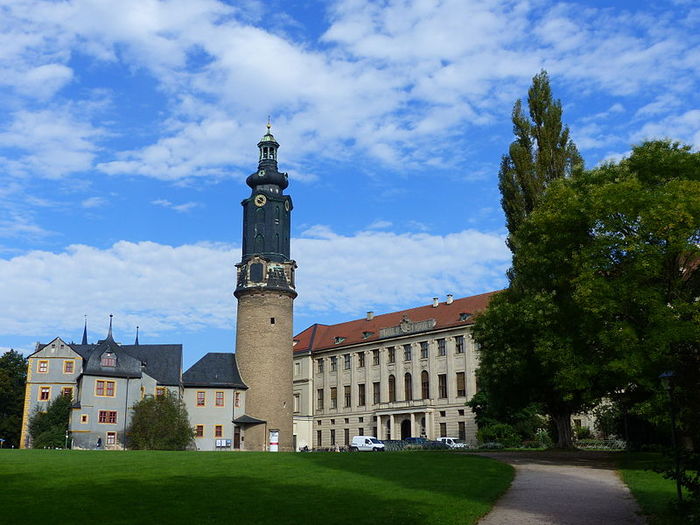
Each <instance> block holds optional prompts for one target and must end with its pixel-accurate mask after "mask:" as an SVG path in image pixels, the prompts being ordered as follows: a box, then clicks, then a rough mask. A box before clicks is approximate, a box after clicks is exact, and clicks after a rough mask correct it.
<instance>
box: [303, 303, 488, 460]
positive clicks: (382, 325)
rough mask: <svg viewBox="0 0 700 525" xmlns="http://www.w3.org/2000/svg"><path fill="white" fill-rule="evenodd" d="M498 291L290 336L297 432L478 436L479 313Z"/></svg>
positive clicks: (334, 440) (347, 436) (331, 437)
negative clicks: (474, 406)
mask: <svg viewBox="0 0 700 525" xmlns="http://www.w3.org/2000/svg"><path fill="white" fill-rule="evenodd" d="M492 295H493V293H486V294H481V295H475V296H473V297H465V298H462V299H454V298H453V297H452V296H451V295H448V296H447V300H446V301H444V302H439V301H438V299H437V298H435V299H433V303H432V304H430V305H427V306H420V307H417V308H412V309H409V310H403V311H399V312H392V313H388V314H383V315H374V314H373V312H367V316H366V317H365V318H363V319H358V320H355V321H349V322H346V323H339V324H335V325H322V324H314V325H312V326H310V327H309V328H307V329H306V330H304V331H303V332H301V333H299V334H298V335H297V336H296V337H294V341H293V355H294V377H293V379H294V433H295V435H296V440H297V444H298V446H299V447H304V446H308V447H309V448H327V447H333V446H336V445H349V443H350V440H351V439H352V436H355V435H373V436H377V437H378V438H379V439H404V438H406V437H421V436H422V437H427V438H428V439H435V438H437V437H441V436H449V437H458V438H461V439H465V440H467V441H469V442H472V443H474V442H475V441H476V423H475V421H474V414H473V413H472V412H471V410H470V409H469V408H468V407H466V406H465V403H466V402H467V401H468V400H469V399H471V397H472V396H473V395H474V393H475V392H476V389H477V385H476V376H475V370H476V368H477V354H476V348H475V344H474V342H473V340H472V336H471V328H472V323H473V320H474V315H475V314H476V313H478V312H480V311H482V310H484V309H485V308H486V306H487V305H488V301H489V299H490V297H491V296H492Z"/></svg>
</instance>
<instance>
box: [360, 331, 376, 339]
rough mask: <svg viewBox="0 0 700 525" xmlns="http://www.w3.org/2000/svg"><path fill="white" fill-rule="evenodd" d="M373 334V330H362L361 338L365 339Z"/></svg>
mask: <svg viewBox="0 0 700 525" xmlns="http://www.w3.org/2000/svg"><path fill="white" fill-rule="evenodd" d="M373 335H374V332H362V339H367V338H368V337H371V336H373Z"/></svg>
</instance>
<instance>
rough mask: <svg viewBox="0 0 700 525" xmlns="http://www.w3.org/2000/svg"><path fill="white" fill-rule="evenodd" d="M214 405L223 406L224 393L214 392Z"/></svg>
mask: <svg viewBox="0 0 700 525" xmlns="http://www.w3.org/2000/svg"><path fill="white" fill-rule="evenodd" d="M214 405H216V406H217V407H222V406H224V393H223V392H221V391H219V392H217V393H216V397H215V398H214Z"/></svg>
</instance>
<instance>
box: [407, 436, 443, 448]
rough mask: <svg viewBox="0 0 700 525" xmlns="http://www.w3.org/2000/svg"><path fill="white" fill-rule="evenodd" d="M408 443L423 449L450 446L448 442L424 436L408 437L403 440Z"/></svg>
mask: <svg viewBox="0 0 700 525" xmlns="http://www.w3.org/2000/svg"><path fill="white" fill-rule="evenodd" d="M403 442H404V443H405V444H406V445H411V447H412V448H413V447H415V448H423V449H446V448H448V446H447V444H446V443H443V442H442V441H435V440H431V439H428V438H424V437H408V438H405V439H404V440H403Z"/></svg>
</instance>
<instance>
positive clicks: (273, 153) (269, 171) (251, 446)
mask: <svg viewBox="0 0 700 525" xmlns="http://www.w3.org/2000/svg"><path fill="white" fill-rule="evenodd" d="M278 148H279V144H278V143H277V141H276V140H275V137H274V136H273V135H272V133H271V132H270V123H269V122H268V123H267V132H266V133H265V135H264V136H263V138H262V139H261V140H260V142H258V149H259V150H260V151H259V159H258V169H257V171H256V172H255V173H252V174H251V175H250V176H248V178H247V179H246V184H248V186H250V188H251V190H252V191H251V194H250V196H249V197H248V198H247V199H245V200H243V201H242V202H241V205H242V206H243V256H242V260H241V262H240V263H239V264H237V265H236V268H237V269H238V278H237V285H236V291H235V292H234V295H235V296H236V298H237V299H238V313H237V324H236V360H237V363H238V368H239V371H240V373H241V378H242V379H243V381H244V382H245V384H246V385H248V391H247V392H246V399H245V411H246V416H248V418H247V420H246V421H245V422H243V421H242V422H241V424H243V425H245V426H244V443H243V448H244V449H245V450H270V449H272V450H274V449H275V446H274V443H275V440H277V443H279V445H278V450H280V451H292V410H293V407H292V403H293V400H292V336H293V334H292V315H293V314H292V310H293V307H292V303H293V301H294V298H295V297H296V296H297V293H296V291H295V289H294V270H295V268H296V263H295V262H294V261H292V260H291V259H290V258H289V231H290V218H291V211H292V199H291V198H290V197H289V196H288V195H284V190H285V188H287V186H288V185H289V181H288V179H287V174H286V173H281V172H280V171H278V169H277V150H278ZM271 443H273V445H271Z"/></svg>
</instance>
